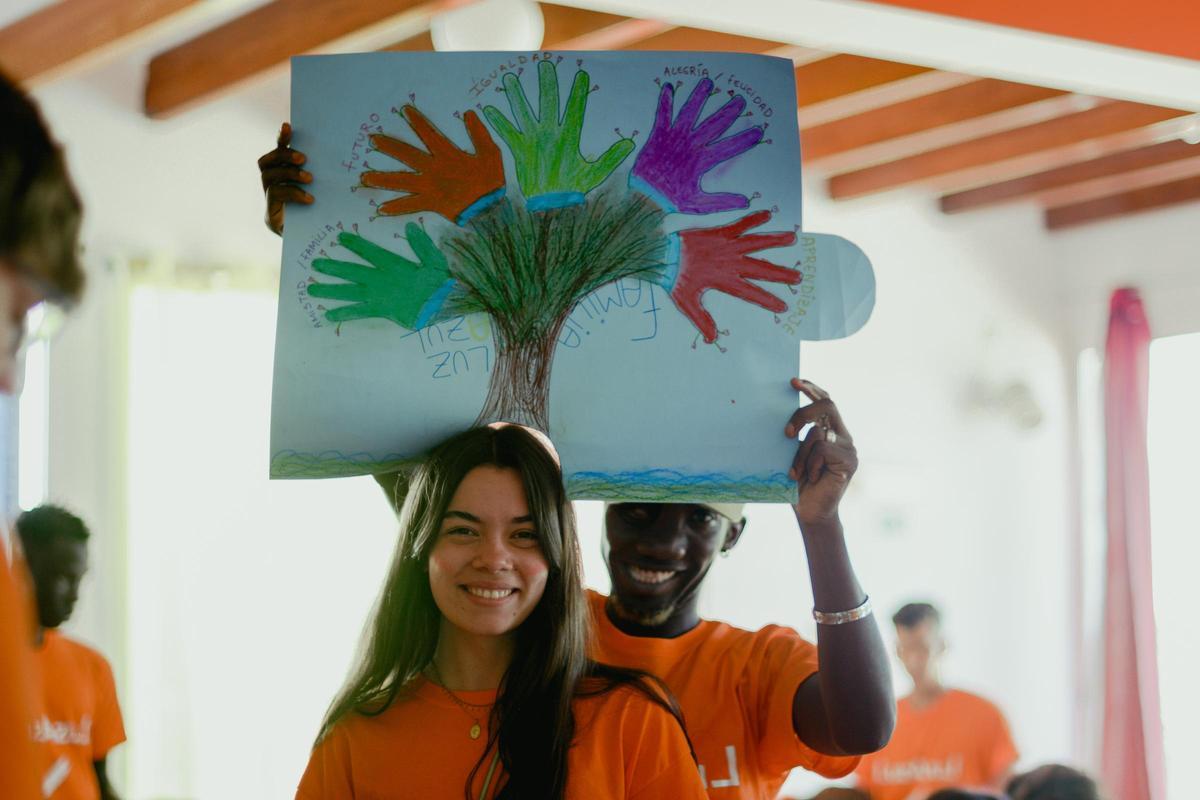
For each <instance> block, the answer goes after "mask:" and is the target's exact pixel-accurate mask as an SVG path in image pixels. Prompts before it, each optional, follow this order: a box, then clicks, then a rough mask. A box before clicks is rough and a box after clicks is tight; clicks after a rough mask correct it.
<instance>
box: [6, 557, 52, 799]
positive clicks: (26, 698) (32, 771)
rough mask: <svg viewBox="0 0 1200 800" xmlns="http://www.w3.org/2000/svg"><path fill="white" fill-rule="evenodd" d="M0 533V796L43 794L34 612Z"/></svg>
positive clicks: (20, 796) (23, 797) (34, 796)
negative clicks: (34, 726) (32, 734)
mask: <svg viewBox="0 0 1200 800" xmlns="http://www.w3.org/2000/svg"><path fill="white" fill-rule="evenodd" d="M32 613H33V611H32V608H31V607H30V604H29V598H28V597H26V596H25V595H24V594H22V592H21V590H20V589H19V588H18V585H17V581H16V580H15V578H14V575H13V571H12V569H11V568H10V567H9V563H8V557H7V556H6V555H5V553H4V543H3V539H0V797H4V798H13V800H40V798H41V797H42V792H41V788H40V785H41V780H40V777H41V776H40V775H39V774H38V770H37V768H36V766H35V765H36V764H37V759H36V752H37V751H36V749H35V747H34V744H33V741H32V740H31V739H30V738H29V726H30V724H31V723H32V722H33V708H34V706H33V695H34V690H35V684H34V682H33V663H32V660H33V657H32V647H31V639H32V637H33V617H32Z"/></svg>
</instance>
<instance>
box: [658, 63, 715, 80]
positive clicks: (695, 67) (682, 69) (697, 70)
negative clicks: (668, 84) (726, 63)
mask: <svg viewBox="0 0 1200 800" xmlns="http://www.w3.org/2000/svg"><path fill="white" fill-rule="evenodd" d="M663 75H665V76H667V77H669V78H673V77H675V76H676V75H697V76H699V77H701V78H707V77H708V67H706V66H704V63H703V62H701V63H699V64H685V65H681V66H678V67H663Z"/></svg>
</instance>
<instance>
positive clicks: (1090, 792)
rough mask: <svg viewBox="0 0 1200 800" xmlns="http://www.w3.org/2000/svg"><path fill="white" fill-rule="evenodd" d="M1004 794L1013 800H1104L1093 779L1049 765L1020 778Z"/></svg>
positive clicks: (1074, 770) (1077, 772)
mask: <svg viewBox="0 0 1200 800" xmlns="http://www.w3.org/2000/svg"><path fill="white" fill-rule="evenodd" d="M1005 791H1007V792H1008V796H1009V798H1010V800H1103V795H1102V794H1101V792H1100V788H1099V787H1098V786H1097V785H1096V782H1095V781H1094V780H1092V779H1091V778H1089V777H1088V776H1087V775H1085V774H1083V773H1082V772H1080V771H1079V770H1077V769H1072V768H1071V767H1068V766H1064V765H1062V764H1046V765H1044V766H1041V767H1038V768H1037V769H1033V770H1030V771H1029V772H1024V773H1022V774H1020V775H1017V776H1016V777H1014V778H1013V779H1012V780H1011V781H1009V782H1008V786H1007V787H1006V788H1005Z"/></svg>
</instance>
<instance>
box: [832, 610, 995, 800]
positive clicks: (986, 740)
mask: <svg viewBox="0 0 1200 800" xmlns="http://www.w3.org/2000/svg"><path fill="white" fill-rule="evenodd" d="M892 622H893V623H894V624H895V626H896V640H897V641H896V654H897V656H899V658H900V662H901V663H902V664H903V665H904V669H905V671H906V672H908V675H909V677H910V678H912V682H913V690H912V693H911V694H909V695H908V696H907V697H904V698H902V699H901V700H900V702H899V704H898V706H897V714H896V731H895V733H894V734H893V736H892V741H891V743H890V744H888V746H887V747H885V748H884V749H883V750H881V751H880V752H878V753H874V754H872V755H870V756H867V757H865V758H863V760H862V763H861V764H859V766H858V769H857V770H855V776H856V778H857V780H858V784H859V786H860V787H862V788H863V789H865V790H866V791H867V793H868V794H870V796H871V800H922V799H923V798H925V797H927V795H928V794H929V793H931V792H934V791H936V790H938V789H942V788H967V789H971V790H973V791H991V790H997V791H998V790H1000V789H1002V788H1003V786H1004V782H1005V780H1007V778H1008V775H1009V772H1010V771H1011V769H1012V766H1013V764H1014V763H1016V760H1017V748H1016V746H1015V745H1014V744H1013V740H1012V735H1011V734H1010V733H1009V729H1008V722H1007V721H1006V720H1005V719H1004V715H1003V714H1002V713H1001V712H1000V710H999V709H998V708H996V706H994V705H993V704H992V703H990V702H988V701H987V700H985V699H983V698H982V697H979V696H978V695H974V694H971V693H969V692H964V691H962V690H960V689H951V688H948V687H946V686H944V685H943V684H942V682H941V677H940V674H939V667H940V664H941V660H942V657H943V655H944V654H945V652H946V642H945V640H944V639H943V638H942V628H941V615H940V614H939V613H938V610H937V609H936V608H934V607H933V606H932V605H930V604H929V603H910V604H908V605H906V606H904V607H903V608H901V609H900V610H899V611H897V612H896V614H895V615H894V616H893V617H892Z"/></svg>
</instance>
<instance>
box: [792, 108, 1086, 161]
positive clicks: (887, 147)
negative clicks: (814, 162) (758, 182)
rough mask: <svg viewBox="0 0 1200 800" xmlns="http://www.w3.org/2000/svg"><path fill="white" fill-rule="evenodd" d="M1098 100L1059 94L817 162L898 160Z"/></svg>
mask: <svg viewBox="0 0 1200 800" xmlns="http://www.w3.org/2000/svg"><path fill="white" fill-rule="evenodd" d="M1095 103H1096V99H1095V98H1094V97H1082V96H1080V95H1071V94H1067V95H1060V96H1058V97H1051V98H1049V99H1048V100H1040V101H1038V102H1036V103H1027V104H1025V105H1023V106H1018V107H1016V108H1010V109H1007V110H1005V111H997V112H996V113H994V114H985V115H983V116H980V117H974V118H972V119H966V120H963V121H962V122H957V123H953V124H950V125H940V126H938V127H936V128H929V129H927V130H923V131H918V132H916V133H912V134H909V135H908V136H900V137H897V138H895V139H888V140H886V141H883V142H879V143H878V144H871V145H867V146H865V147H859V148H857V149H854V150H849V151H847V152H844V153H836V154H834V155H831V156H826V157H825V158H824V159H822V160H821V161H820V162H818V163H819V164H820V169H821V170H822V171H823V172H824V173H825V174H827V175H829V174H836V173H842V172H850V171H853V170H858V169H863V168H865V167H869V166H872V165H874V164H883V163H886V162H890V161H897V160H899V159H902V158H908V157H909V156H913V155H917V154H919V153H927V152H929V151H931V150H939V149H941V148H944V147H949V146H951V145H956V144H961V143H963V142H970V141H975V140H977V139H982V138H984V137H987V136H991V135H992V134H995V133H1003V132H1004V131H1011V130H1015V129H1017V128H1023V127H1026V126H1028V125H1034V124H1036V123H1039V122H1044V121H1046V120H1051V119H1057V118H1059V117H1063V116H1066V115H1067V114H1074V113H1075V112H1077V111H1079V110H1081V108H1090V107H1092V106H1093V105H1095ZM803 141H804V139H803V138H801V142H803Z"/></svg>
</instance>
